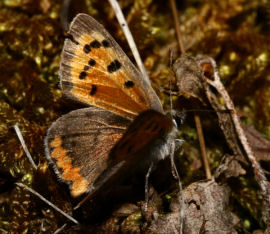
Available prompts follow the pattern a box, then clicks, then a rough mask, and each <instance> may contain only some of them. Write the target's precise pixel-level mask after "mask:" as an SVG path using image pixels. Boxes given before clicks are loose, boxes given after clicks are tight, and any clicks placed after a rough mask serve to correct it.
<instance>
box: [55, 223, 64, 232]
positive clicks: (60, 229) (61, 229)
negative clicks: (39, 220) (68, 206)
mask: <svg viewBox="0 0 270 234" xmlns="http://www.w3.org/2000/svg"><path fill="white" fill-rule="evenodd" d="M66 226H67V224H66V223H65V224H64V225H62V226H61V227H60V228H58V229H56V230H55V232H54V233H53V234H58V233H59V232H61V231H63V230H64V228H65V227H66Z"/></svg>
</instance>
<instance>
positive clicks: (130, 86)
mask: <svg viewBox="0 0 270 234" xmlns="http://www.w3.org/2000/svg"><path fill="white" fill-rule="evenodd" d="M133 86H134V82H133V81H131V80H128V81H126V82H125V88H127V89H128V88H132V87H133Z"/></svg>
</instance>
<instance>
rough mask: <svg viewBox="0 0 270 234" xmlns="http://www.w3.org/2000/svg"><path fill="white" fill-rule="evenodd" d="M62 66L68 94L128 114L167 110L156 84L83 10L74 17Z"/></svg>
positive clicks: (132, 115)
mask: <svg viewBox="0 0 270 234" xmlns="http://www.w3.org/2000/svg"><path fill="white" fill-rule="evenodd" d="M69 33H70V34H71V36H72V37H73V39H72V40H70V39H66V41H65V45H64V48H63V52H62V62H61V67H60V77H61V85H62V90H63V92H64V94H66V95H67V96H70V97H72V98H73V99H76V100H78V101H80V102H83V103H86V104H90V105H95V106H97V107H101V108H104V109H107V110H110V111H112V112H114V113H118V114H120V115H122V116H126V117H128V118H134V117H135V116H136V115H138V114H139V113H140V112H142V111H144V110H146V109H154V110H157V111H159V112H163V110H162V106H161V104H160V101H159V99H158V97H157V95H156V93H155V92H154V90H153V89H152V87H151V86H150V85H149V84H148V83H147V82H146V81H145V80H144V78H143V77H142V75H141V73H140V72H139V71H138V70H137V69H136V68H135V66H134V65H133V64H132V63H131V61H130V60H129V58H128V57H127V56H126V55H125V53H124V52H123V51H122V49H121V48H120V46H119V45H118V44H117V43H116V42H115V40H114V39H113V38H112V37H111V36H110V34H109V33H108V32H107V31H106V30H105V29H104V27H103V26H102V25H100V24H99V23H98V22H97V21H96V20H94V19H93V18H92V17H90V16H89V15H86V14H79V15H78V16H76V18H75V19H74V20H73V21H72V23H71V26H70V31H69Z"/></svg>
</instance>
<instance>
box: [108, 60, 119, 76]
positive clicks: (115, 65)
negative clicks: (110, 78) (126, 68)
mask: <svg viewBox="0 0 270 234" xmlns="http://www.w3.org/2000/svg"><path fill="white" fill-rule="evenodd" d="M120 68H121V63H120V62H119V61H118V60H117V59H115V60H114V61H112V62H111V63H110V64H109V65H108V67H107V70H108V72H110V73H113V72H116V71H117V70H119V69H120Z"/></svg>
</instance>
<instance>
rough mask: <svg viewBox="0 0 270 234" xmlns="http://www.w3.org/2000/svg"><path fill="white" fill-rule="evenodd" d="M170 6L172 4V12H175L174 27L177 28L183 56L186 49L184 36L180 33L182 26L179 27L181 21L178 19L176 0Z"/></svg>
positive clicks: (171, 1) (172, 0)
mask: <svg viewBox="0 0 270 234" xmlns="http://www.w3.org/2000/svg"><path fill="white" fill-rule="evenodd" d="M170 4H171V9H172V12H173V22H174V27H175V31H176V36H177V42H178V45H179V47H180V51H181V53H182V54H183V53H185V47H184V43H183V40H182V34H181V31H180V25H179V20H178V19H179V18H178V13H177V9H176V4H175V0H170Z"/></svg>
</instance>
